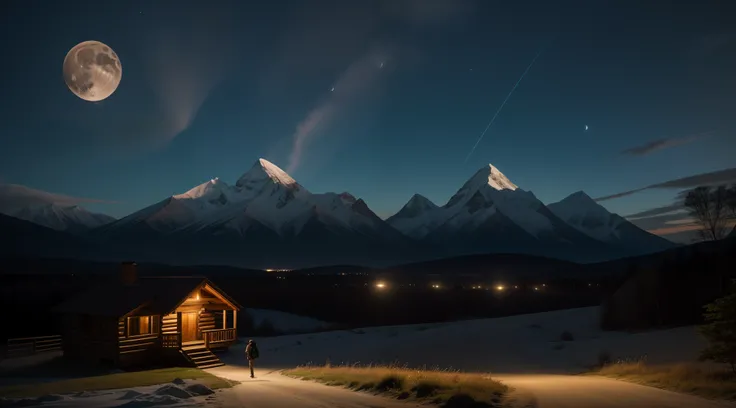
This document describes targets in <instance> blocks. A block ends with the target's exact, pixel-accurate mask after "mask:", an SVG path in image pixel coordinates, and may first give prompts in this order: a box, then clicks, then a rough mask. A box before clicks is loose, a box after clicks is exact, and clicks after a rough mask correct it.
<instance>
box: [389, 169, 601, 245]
mask: <svg viewBox="0 0 736 408" xmlns="http://www.w3.org/2000/svg"><path fill="white" fill-rule="evenodd" d="M412 201H413V202H412ZM427 201H428V200H427ZM387 221H388V223H389V224H390V225H392V226H393V227H394V228H396V229H398V230H399V231H401V232H402V233H404V234H405V235H407V236H410V237H413V238H417V239H421V240H423V241H425V242H431V243H434V244H437V245H441V246H442V247H444V248H448V250H450V252H452V253H453V254H458V255H459V254H469V253H490V252H512V253H528V254H534V255H546V256H554V257H558V258H565V259H575V260H586V258H587V256H594V257H601V256H603V257H607V256H609V255H611V254H608V251H607V248H606V245H605V244H603V243H602V242H600V241H598V240H596V239H594V238H591V237H589V236H588V235H585V234H583V233H581V232H580V231H578V230H576V229H574V228H572V227H570V226H569V225H568V224H567V223H565V222H564V221H562V220H561V219H560V218H559V217H557V216H556V215H555V214H553V213H552V212H551V211H550V210H549V209H548V208H547V207H546V206H545V205H544V204H543V203H542V202H541V201H539V200H538V199H537V198H536V197H535V196H534V194H533V193H531V192H529V191H524V190H522V189H520V188H518V186H516V185H515V184H514V183H512V182H511V181H510V180H509V179H508V178H507V177H506V176H505V175H504V174H503V173H501V171H499V170H498V169H497V168H496V167H494V166H493V165H488V166H484V167H483V168H481V169H480V170H478V171H477V172H476V173H475V174H474V175H473V176H472V177H471V178H470V179H469V180H468V181H467V182H466V183H465V184H464V185H463V186H462V187H461V188H460V190H458V191H457V193H455V195H453V196H452V198H450V200H449V201H448V202H447V204H445V205H444V206H442V207H437V206H433V205H429V204H427V203H425V202H424V201H423V200H421V199H416V198H415V197H413V198H412V200H410V202H409V203H407V205H405V206H404V208H402V210H401V211H399V212H398V213H397V214H396V215H394V216H392V217H390V218H389V219H388V220H387Z"/></svg>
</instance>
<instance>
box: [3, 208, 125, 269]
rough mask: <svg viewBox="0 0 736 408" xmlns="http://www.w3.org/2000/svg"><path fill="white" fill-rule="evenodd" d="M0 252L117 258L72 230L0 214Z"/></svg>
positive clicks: (14, 254) (90, 258)
mask: <svg viewBox="0 0 736 408" xmlns="http://www.w3.org/2000/svg"><path fill="white" fill-rule="evenodd" d="M0 231H2V244H0V256H21V257H22V256H28V257H37V258H72V259H82V260H102V259H105V260H110V259H115V258H117V256H116V254H115V252H114V251H110V250H109V249H106V248H104V247H102V246H101V245H98V244H96V243H94V242H92V241H89V240H86V239H84V238H81V237H78V236H75V235H73V234H70V233H67V232H63V231H57V230H55V229H51V228H48V227H44V226H41V225H38V224H35V223H33V222H30V221H25V220H21V219H18V218H15V217H11V216H8V215H5V214H0Z"/></svg>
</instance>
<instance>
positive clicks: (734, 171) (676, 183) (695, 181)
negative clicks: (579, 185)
mask: <svg viewBox="0 0 736 408" xmlns="http://www.w3.org/2000/svg"><path fill="white" fill-rule="evenodd" d="M735 182H736V167H734V168H730V169H724V170H718V171H712V172H710V173H702V174H696V175H694V176H688V177H682V178H679V179H675V180H670V181H665V182H663V183H657V184H652V185H649V186H646V187H642V188H637V189H635V190H629V191H624V192H621V193H616V194H611V195H608V196H605V197H599V198H596V199H595V201H598V202H600V201H606V200H612V199H614V198H620V197H625V196H628V195H632V194H635V193H638V192H640V191H644V190H651V189H685V188H695V187H698V186H710V185H719V184H729V183H735Z"/></svg>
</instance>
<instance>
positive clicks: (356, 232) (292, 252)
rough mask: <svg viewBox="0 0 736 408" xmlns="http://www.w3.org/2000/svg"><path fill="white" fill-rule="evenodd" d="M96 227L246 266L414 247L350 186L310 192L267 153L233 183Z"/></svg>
mask: <svg viewBox="0 0 736 408" xmlns="http://www.w3.org/2000/svg"><path fill="white" fill-rule="evenodd" d="M94 233H95V234H96V235H97V236H99V237H101V238H104V239H108V240H113V241H114V240H118V241H119V240H121V239H122V240H126V239H127V240H129V241H130V239H131V238H132V239H135V240H136V241H137V243H138V244H140V245H144V246H147V247H149V248H150V249H151V252H155V253H156V254H157V255H161V254H163V253H165V252H167V251H165V250H164V249H162V248H161V245H155V244H154V241H156V242H158V241H161V238H162V237H165V238H166V239H165V240H166V243H167V244H168V245H169V246H170V247H171V248H170V249H171V251H169V252H172V251H173V252H176V253H177V257H179V258H180V259H181V258H182V257H184V256H192V257H198V256H200V255H199V254H202V253H205V252H206V254H207V256H208V257H211V258H212V259H209V258H208V259H207V260H206V261H207V262H217V259H225V258H227V259H235V258H238V257H239V258H240V260H241V261H243V262H245V261H247V262H248V264H249V265H254V264H259V265H260V264H264V265H265V264H268V265H270V266H275V265H274V260H276V261H278V260H280V261H282V262H283V264H284V266H289V265H288V263H290V261H291V260H294V259H297V258H298V259H303V260H305V261H306V260H307V259H308V258H310V259H312V260H315V262H316V259H317V258H319V259H321V260H322V262H330V261H328V258H329V257H332V258H334V259H340V258H346V260H348V259H347V258H349V257H350V256H352V257H361V256H362V257H369V256H371V255H370V252H371V251H375V253H374V255H375V256H376V257H377V258H380V257H381V256H382V255H381V254H380V252H382V251H383V252H385V251H384V250H389V249H390V251H389V252H395V253H397V254H398V253H399V251H401V250H402V249H406V247H410V246H411V242H410V239H408V238H407V237H405V236H403V235H402V234H401V233H399V232H398V231H396V230H395V229H393V228H391V227H390V226H389V225H388V224H386V222H385V221H383V220H381V219H380V218H379V217H378V216H377V215H376V214H375V213H373V211H371V210H370V208H368V206H367V205H366V203H365V202H364V201H363V200H361V199H356V198H355V197H353V196H352V195H350V194H348V193H342V194H336V193H323V194H314V193H311V192H309V191H308V190H307V189H305V188H304V187H302V186H301V185H300V184H299V183H297V182H296V181H295V180H294V179H293V178H292V177H291V176H289V175H288V174H287V173H286V172H284V171H283V170H281V169H280V168H279V167H278V166H276V165H274V164H273V163H271V162H269V161H267V160H265V159H259V160H258V161H256V163H255V164H254V165H253V166H252V167H251V168H250V170H248V171H247V172H246V173H245V174H243V175H242V176H241V177H240V178H239V179H238V180H237V182H236V183H235V184H234V185H232V186H231V185H228V184H226V183H224V182H222V181H220V180H219V179H212V180H210V181H208V182H206V183H204V184H201V185H199V186H197V187H194V188H193V189H191V190H189V191H187V192H186V193H183V194H179V195H174V196H171V197H169V198H167V199H165V200H163V201H161V202H159V203H156V204H154V205H152V206H149V207H147V208H144V209H142V210H140V211H137V212H135V213H133V214H131V215H129V216H127V217H125V218H122V219H120V220H118V221H116V222H114V223H111V224H109V225H106V226H104V227H102V228H100V229H98V230H97V231H94ZM187 248H188V249H187ZM184 252H188V253H187V254H185V253H184ZM384 255H385V254H384ZM279 258H281V259H279ZM269 259H271V261H270V262H271V263H270V264H269V263H268V262H269ZM198 262H203V261H201V260H200V261H198ZM307 262H308V263H311V261H307ZM333 262H334V261H333Z"/></svg>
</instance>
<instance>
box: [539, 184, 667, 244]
mask: <svg viewBox="0 0 736 408" xmlns="http://www.w3.org/2000/svg"><path fill="white" fill-rule="evenodd" d="M548 207H549V209H550V210H551V211H552V212H553V213H554V214H555V215H557V216H558V217H560V218H561V219H562V220H563V221H565V222H567V223H568V224H570V225H571V226H572V227H574V228H575V229H577V230H578V231H580V232H582V233H584V234H586V235H589V236H591V237H593V238H595V239H597V240H599V241H603V242H605V243H608V244H612V245H615V246H618V247H621V248H625V249H626V250H627V252H629V253H631V254H632V255H633V254H644V253H650V252H656V251H663V250H665V249H669V248H673V247H674V246H675V244H673V243H672V242H670V241H668V240H666V239H664V238H661V237H659V236H657V235H654V234H650V233H649V232H646V231H644V230H643V229H641V228H639V227H637V226H635V225H634V224H632V223H631V222H629V221H627V220H626V219H625V218H623V217H621V216H619V215H618V214H612V213H610V212H608V210H606V209H605V208H604V207H603V206H602V205H600V204H598V203H596V202H595V200H593V199H592V198H590V197H589V196H588V195H587V194H585V193H584V192H582V191H578V192H576V193H573V194H571V195H569V196H567V197H566V198H564V199H563V200H561V201H558V202H556V203H553V204H549V205H548Z"/></svg>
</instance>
